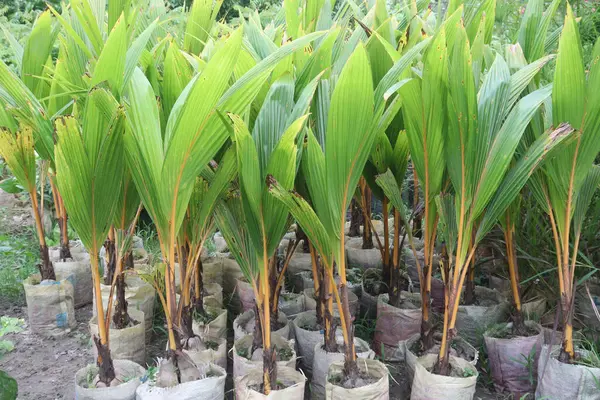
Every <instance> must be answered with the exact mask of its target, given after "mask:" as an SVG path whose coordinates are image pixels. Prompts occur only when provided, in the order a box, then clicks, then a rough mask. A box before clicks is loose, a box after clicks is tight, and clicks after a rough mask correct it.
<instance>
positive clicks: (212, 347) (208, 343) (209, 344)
mask: <svg viewBox="0 0 600 400" xmlns="http://www.w3.org/2000/svg"><path fill="white" fill-rule="evenodd" d="M204 345H205V346H206V347H207V348H208V349H210V350H217V349H218V348H219V343H217V342H214V341H212V340H207V341H205V342H204Z"/></svg>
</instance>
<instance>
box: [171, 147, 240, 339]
mask: <svg viewBox="0 0 600 400" xmlns="http://www.w3.org/2000/svg"><path fill="white" fill-rule="evenodd" d="M235 173H236V162H235V152H234V151H233V149H230V150H227V151H226V152H225V154H224V156H223V157H222V159H221V160H220V162H219V164H218V165H217V163H216V162H212V163H211V165H210V166H209V167H207V168H205V169H204V170H203V172H202V173H201V176H200V177H198V178H197V179H196V182H195V187H194V191H193V193H192V197H191V198H190V202H189V205H188V211H187V213H186V216H185V218H184V221H183V224H182V227H181V232H180V233H179V238H178V248H179V253H178V254H179V268H180V276H181V296H180V299H179V303H178V306H177V318H176V320H177V325H178V326H179V327H180V332H179V335H180V338H179V339H180V341H181V346H182V348H183V349H184V350H189V349H193V350H197V349H198V348H199V346H200V345H201V342H202V340H201V339H200V338H199V337H198V336H197V335H195V334H194V332H193V329H192V319H193V318H205V319H206V318H207V317H209V314H208V312H207V310H206V309H205V307H204V284H203V276H202V272H203V271H202V260H201V255H202V251H203V249H204V244H205V243H206V241H207V240H208V239H209V238H210V237H211V236H212V234H213V233H214V230H215V228H216V225H215V221H214V218H213V208H214V207H215V205H216V204H217V201H218V200H219V197H220V196H221V195H222V193H223V191H224V190H225V189H226V188H227V187H228V186H229V184H230V182H231V181H232V180H233V179H234V176H235Z"/></svg>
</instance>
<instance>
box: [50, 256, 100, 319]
mask: <svg viewBox="0 0 600 400" xmlns="http://www.w3.org/2000/svg"><path fill="white" fill-rule="evenodd" d="M52 265H54V272H56V273H57V274H60V275H63V276H69V275H71V276H72V278H73V279H72V283H73V290H74V296H75V297H74V302H75V308H79V307H83V306H85V305H87V304H90V303H91V302H92V298H93V296H94V284H93V282H92V269H91V267H90V264H89V262H81V261H54V262H53V263H52Z"/></svg>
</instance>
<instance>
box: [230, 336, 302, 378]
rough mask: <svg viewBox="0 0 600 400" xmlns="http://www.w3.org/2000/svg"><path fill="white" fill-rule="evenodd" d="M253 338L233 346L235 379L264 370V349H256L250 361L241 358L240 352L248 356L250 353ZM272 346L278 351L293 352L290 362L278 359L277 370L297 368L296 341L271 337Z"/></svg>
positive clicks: (245, 337)
mask: <svg viewBox="0 0 600 400" xmlns="http://www.w3.org/2000/svg"><path fill="white" fill-rule="evenodd" d="M252 340H253V336H252V335H248V336H244V337H243V338H241V339H239V340H236V341H235V342H234V344H233V349H232V353H233V378H234V379H235V378H238V377H241V376H244V375H246V374H248V373H249V372H250V371H252V370H253V369H258V370H260V371H262V369H263V352H262V349H256V350H255V351H254V354H252V357H251V358H250V359H248V358H246V357H242V356H240V354H239V352H240V351H243V352H245V353H246V354H247V353H249V352H250V350H251V347H252ZM271 344H272V345H273V346H274V347H275V349H276V350H281V349H286V350H288V351H290V352H291V357H290V358H289V359H288V360H281V361H280V360H279V356H278V357H277V362H276V364H277V369H279V368H280V367H290V368H296V351H295V350H294V341H293V340H289V341H288V340H286V339H284V338H282V337H281V336H277V335H271Z"/></svg>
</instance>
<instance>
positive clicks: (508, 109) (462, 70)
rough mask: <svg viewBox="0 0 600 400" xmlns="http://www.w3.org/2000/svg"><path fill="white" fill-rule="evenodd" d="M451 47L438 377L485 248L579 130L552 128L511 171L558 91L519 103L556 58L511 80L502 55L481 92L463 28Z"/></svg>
mask: <svg viewBox="0 0 600 400" xmlns="http://www.w3.org/2000/svg"><path fill="white" fill-rule="evenodd" d="M444 42H445V40H443V41H442V42H441V43H440V45H441V46H444ZM447 47H448V49H449V57H448V59H449V62H448V67H447V68H448V69H447V72H445V74H447V76H448V77H449V79H448V81H447V82H448V86H447V88H448V89H447V90H448V100H447V101H448V103H447V108H448V121H449V128H448V135H447V143H446V147H445V155H446V167H447V169H448V175H449V177H450V183H451V189H452V190H451V191H450V190H449V191H445V192H444V194H442V195H440V196H438V197H437V198H436V203H437V207H438V209H439V212H440V221H441V223H442V226H443V236H444V241H445V249H446V251H447V253H448V257H447V258H446V257H445V262H444V268H442V275H443V278H444V284H445V290H446V295H445V297H446V309H445V312H444V328H443V333H442V343H441V346H440V352H439V356H438V361H437V363H436V365H435V367H434V373H438V374H441V375H448V374H449V372H450V364H449V347H450V342H451V340H452V338H453V337H454V335H455V334H456V325H455V324H456V317H457V313H458V306H459V304H460V299H461V293H462V288H463V285H464V283H465V278H466V275H467V273H468V271H469V265H470V263H471V261H472V260H473V257H474V255H475V252H476V249H477V245H478V243H480V241H481V240H482V239H483V237H484V236H485V234H486V233H487V232H488V231H489V230H490V229H491V227H492V226H493V225H494V224H495V221H496V220H497V219H498V217H499V216H500V215H502V214H503V213H504V211H505V210H506V208H507V207H508V206H509V205H510V204H511V203H512V201H513V200H514V198H515V197H516V196H517V195H518V193H519V192H520V190H521V188H522V187H523V185H524V184H525V183H526V181H527V179H528V178H529V176H530V175H531V174H532V173H533V171H534V169H535V168H536V167H537V166H538V165H539V164H540V162H541V161H542V159H543V158H544V156H546V155H547V154H548V152H550V151H551V150H552V149H554V148H555V147H556V146H558V145H559V144H561V143H562V142H563V141H564V140H565V139H566V138H568V137H569V134H570V133H571V132H572V129H571V128H570V127H569V126H562V125H561V126H557V127H556V129H549V130H548V131H546V132H545V133H544V134H543V135H541V136H540V137H539V138H538V139H537V140H536V141H535V142H534V143H533V144H532V145H531V146H530V147H529V148H528V150H527V152H526V153H525V154H524V155H523V156H522V157H520V158H519V161H518V162H517V163H516V164H515V165H514V167H512V168H510V163H511V159H512V156H513V154H514V153H515V151H516V149H517V146H518V145H519V142H520V140H521V138H522V136H523V133H524V132H525V129H526V128H527V126H528V125H529V123H530V121H531V119H532V118H533V116H534V115H535V113H536V112H537V110H538V109H539V107H540V106H541V104H542V103H543V102H544V101H545V100H546V99H547V98H548V96H550V93H551V90H550V87H544V88H542V89H539V90H536V91H533V92H531V93H530V94H528V95H527V96H525V97H523V98H522V99H520V100H519V96H520V94H521V93H522V92H523V90H524V89H525V88H526V87H527V85H528V83H529V82H530V81H531V79H532V78H533V77H534V76H535V75H536V74H537V72H538V71H539V68H540V66H541V65H544V64H545V63H546V62H547V61H548V59H549V58H548V57H546V58H542V59H540V60H537V61H535V62H534V63H532V64H529V65H528V66H526V67H524V68H522V69H521V70H519V71H518V72H516V73H515V74H513V75H512V76H511V75H510V71H509V68H508V66H507V64H506V62H505V61H504V59H503V58H502V57H501V56H500V55H498V54H497V55H496V58H495V60H494V63H493V64H492V66H491V67H490V69H489V71H488V73H487V74H486V75H485V77H484V79H483V83H482V84H481V87H480V88H479V91H478V92H477V91H476V89H475V87H476V86H475V79H474V72H473V67H472V58H471V48H470V45H469V41H468V37H467V30H466V29H465V27H464V26H463V25H462V24H461V25H459V26H458V27H457V29H456V30H455V31H454V34H453V41H452V42H451V43H447ZM405 87H406V86H405ZM501 99H503V100H502V101H501ZM507 99H508V100H507ZM465 116H468V118H467V117H465ZM480 221H481V222H480ZM490 221H491V222H490Z"/></svg>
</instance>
